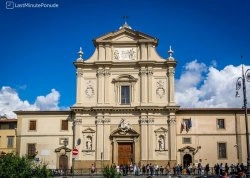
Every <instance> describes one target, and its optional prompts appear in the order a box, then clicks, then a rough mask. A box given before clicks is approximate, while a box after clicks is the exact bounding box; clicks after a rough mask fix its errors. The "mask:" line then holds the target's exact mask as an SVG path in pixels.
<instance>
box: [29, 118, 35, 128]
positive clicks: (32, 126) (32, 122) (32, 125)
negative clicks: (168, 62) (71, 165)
mask: <svg viewBox="0 0 250 178" xmlns="http://www.w3.org/2000/svg"><path fill="white" fill-rule="evenodd" d="M29 130H36V121H34V120H32V121H30V125H29Z"/></svg>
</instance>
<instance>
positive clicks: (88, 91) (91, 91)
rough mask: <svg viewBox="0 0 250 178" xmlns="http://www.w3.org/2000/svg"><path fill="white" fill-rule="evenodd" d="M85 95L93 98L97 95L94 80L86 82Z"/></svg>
mask: <svg viewBox="0 0 250 178" xmlns="http://www.w3.org/2000/svg"><path fill="white" fill-rule="evenodd" d="M85 95H86V96H87V98H92V97H93V96H94V95H95V90H94V87H93V83H92V81H90V80H89V81H88V82H87V84H86V89H85Z"/></svg>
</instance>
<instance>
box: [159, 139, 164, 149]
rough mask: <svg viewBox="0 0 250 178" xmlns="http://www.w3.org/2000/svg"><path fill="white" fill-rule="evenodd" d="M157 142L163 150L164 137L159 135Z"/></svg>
mask: <svg viewBox="0 0 250 178" xmlns="http://www.w3.org/2000/svg"><path fill="white" fill-rule="evenodd" d="M158 142H159V150H164V139H163V138H162V137H160V138H159V141H158Z"/></svg>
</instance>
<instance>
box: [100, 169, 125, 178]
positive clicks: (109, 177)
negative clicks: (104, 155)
mask: <svg viewBox="0 0 250 178" xmlns="http://www.w3.org/2000/svg"><path fill="white" fill-rule="evenodd" d="M102 173H103V177H105V178H120V177H121V173H119V172H117V170H116V168H114V167H109V166H106V167H104V169H103V172H102Z"/></svg>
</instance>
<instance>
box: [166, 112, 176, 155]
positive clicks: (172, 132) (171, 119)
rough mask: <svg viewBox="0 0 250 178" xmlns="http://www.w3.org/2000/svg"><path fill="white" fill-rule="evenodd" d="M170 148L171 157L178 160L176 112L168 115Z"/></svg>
mask: <svg viewBox="0 0 250 178" xmlns="http://www.w3.org/2000/svg"><path fill="white" fill-rule="evenodd" d="M167 122H168V130H169V132H168V134H169V135H168V139H169V142H168V144H169V145H168V148H169V159H170V160H176V117H175V113H170V114H169V116H168V120H167Z"/></svg>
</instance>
